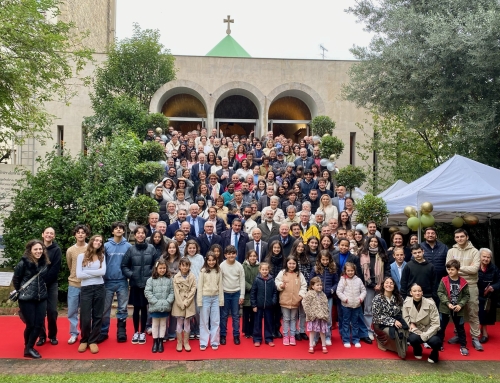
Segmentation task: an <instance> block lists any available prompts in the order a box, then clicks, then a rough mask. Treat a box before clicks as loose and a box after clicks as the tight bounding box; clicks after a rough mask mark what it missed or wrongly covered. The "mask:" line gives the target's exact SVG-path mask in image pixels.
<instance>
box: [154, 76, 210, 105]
mask: <svg viewBox="0 0 500 383" xmlns="http://www.w3.org/2000/svg"><path fill="white" fill-rule="evenodd" d="M183 93H184V94H189V95H191V96H194V97H196V98H197V99H198V100H199V101H200V102H201V103H202V104H203V106H204V107H205V110H206V111H207V113H208V110H209V109H208V105H209V103H210V101H209V100H210V94H209V93H208V92H207V91H206V90H205V88H203V87H202V86H201V85H200V84H197V83H195V82H194V81H190V80H173V81H170V82H167V83H166V84H163V85H162V86H161V87H160V88H159V89H158V90H157V91H156V92H155V94H154V95H153V97H152V98H151V102H150V103H149V111H150V113H161V111H162V108H163V105H164V104H165V102H166V101H167V100H168V99H169V98H171V97H172V96H176V95H178V94H183Z"/></svg>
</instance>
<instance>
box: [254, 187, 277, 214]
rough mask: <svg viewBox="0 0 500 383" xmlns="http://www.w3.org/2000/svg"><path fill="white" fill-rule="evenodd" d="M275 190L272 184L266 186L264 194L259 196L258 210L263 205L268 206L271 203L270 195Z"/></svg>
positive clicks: (261, 208) (272, 194)
mask: <svg viewBox="0 0 500 383" xmlns="http://www.w3.org/2000/svg"><path fill="white" fill-rule="evenodd" d="M274 194H275V191H274V186H272V185H271V186H268V187H267V188H266V195H263V196H262V197H260V199H259V202H258V205H257V208H258V210H259V211H262V210H263V209H264V208H265V207H267V206H269V205H270V204H271V197H272V196H274Z"/></svg>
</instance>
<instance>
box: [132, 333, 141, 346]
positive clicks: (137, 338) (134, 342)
mask: <svg viewBox="0 0 500 383" xmlns="http://www.w3.org/2000/svg"><path fill="white" fill-rule="evenodd" d="M138 343H139V332H136V333H135V334H134V336H133V337H132V344H138Z"/></svg>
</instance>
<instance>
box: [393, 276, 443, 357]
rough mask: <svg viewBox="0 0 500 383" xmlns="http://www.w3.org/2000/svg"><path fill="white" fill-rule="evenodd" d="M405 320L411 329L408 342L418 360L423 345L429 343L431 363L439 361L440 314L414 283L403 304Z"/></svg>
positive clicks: (431, 301) (432, 302)
mask: <svg viewBox="0 0 500 383" xmlns="http://www.w3.org/2000/svg"><path fill="white" fill-rule="evenodd" d="M403 318H404V320H405V322H406V323H407V324H408V326H409V328H410V333H409V335H408V342H410V345H411V346H412V347H413V355H414V356H415V358H416V359H422V343H427V344H428V345H429V346H430V347H431V348H432V351H431V354H430V355H429V359H427V361H428V362H430V363H437V362H438V360H439V349H440V348H441V344H442V343H441V338H440V337H439V336H437V332H438V331H439V312H438V309H437V307H436V304H435V303H434V301H433V300H432V299H429V298H425V297H424V296H423V292H422V288H421V287H420V286H419V285H417V284H416V283H414V284H413V285H412V286H411V288H410V296H409V297H407V298H406V300H405V302H404V304H403Z"/></svg>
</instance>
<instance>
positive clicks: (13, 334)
mask: <svg viewBox="0 0 500 383" xmlns="http://www.w3.org/2000/svg"><path fill="white" fill-rule="evenodd" d="M57 323H58V331H59V332H58V339H59V345H57V346H52V345H51V344H50V343H48V342H47V343H46V344H45V345H43V346H42V347H35V348H36V349H37V350H38V351H39V352H40V354H41V355H42V357H43V358H44V359H148V360H201V359H324V360H327V359H331V360H334V359H399V358H398V356H397V355H396V353H393V352H383V351H380V350H379V349H378V348H377V346H376V344H375V342H374V343H373V344H372V345H368V344H365V343H362V347H361V348H354V347H351V348H350V349H346V348H344V346H343V345H342V342H341V340H340V337H339V333H338V330H334V331H333V339H332V343H333V345H332V346H330V347H328V354H326V355H325V354H323V353H322V352H321V347H319V346H317V347H316V348H315V350H316V352H315V353H314V354H312V355H311V354H309V353H308V347H309V345H308V342H304V341H301V342H297V346H295V347H293V346H283V344H282V342H281V339H277V340H276V341H275V343H276V347H269V346H267V345H265V344H263V345H262V346H260V347H259V348H257V347H254V346H253V342H252V340H251V339H245V338H244V337H243V336H242V337H241V345H239V346H235V345H234V344H233V338H232V335H230V336H228V338H227V345H226V346H220V347H219V349H218V350H217V351H214V350H212V349H211V348H208V349H207V350H206V351H200V349H199V341H198V340H191V341H190V345H191V347H192V351H191V352H189V353H188V352H185V351H182V352H176V351H175V345H176V343H177V342H166V343H164V346H165V352H164V353H163V354H153V353H152V352H151V346H152V338H151V337H150V336H148V337H147V342H146V344H145V345H133V344H132V343H130V339H132V334H133V329H132V326H131V325H132V321H131V320H130V321H129V322H128V323H127V324H128V326H127V330H128V338H129V340H128V341H127V343H117V342H116V320H114V319H112V322H111V332H110V335H111V336H110V338H109V339H108V340H107V341H105V342H104V343H102V344H100V345H99V349H100V351H99V353H98V354H91V353H90V351H88V350H87V351H86V352H85V353H79V352H78V351H77V349H78V344H79V342H77V343H75V344H73V345H68V343H67V341H68V339H69V333H68V329H69V323H68V320H67V319H66V318H65V317H60V318H59V319H58V321H57ZM466 327H467V342H468V344H469V345H470V337H469V333H468V326H466ZM228 328H231V327H230V326H229V327H228ZM448 329H449V336H450V337H451V336H452V332H453V329H452V326H448ZM23 331H24V324H23V323H22V322H21V320H20V319H19V317H17V316H1V317H0V339H2V347H1V348H0V358H9V359H15V358H23V347H24V346H23ZM489 333H490V334H489V335H490V340H489V342H488V343H487V344H485V345H484V349H485V351H484V352H478V351H476V350H474V349H473V348H472V347H471V346H470V347H469V351H470V355H469V356H468V357H465V356H461V355H460V351H459V346H458V345H450V344H447V343H446V344H445V345H444V347H445V351H444V352H441V353H440V358H441V360H500V353H498V351H497V350H498V346H499V345H500V326H496V327H491V328H490V329H489ZM429 353H430V350H425V349H424V360H426V359H427V358H426V357H427V356H428V355H429ZM413 359H414V358H413V353H412V350H411V347H410V348H409V350H408V356H407V360H413Z"/></svg>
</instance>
